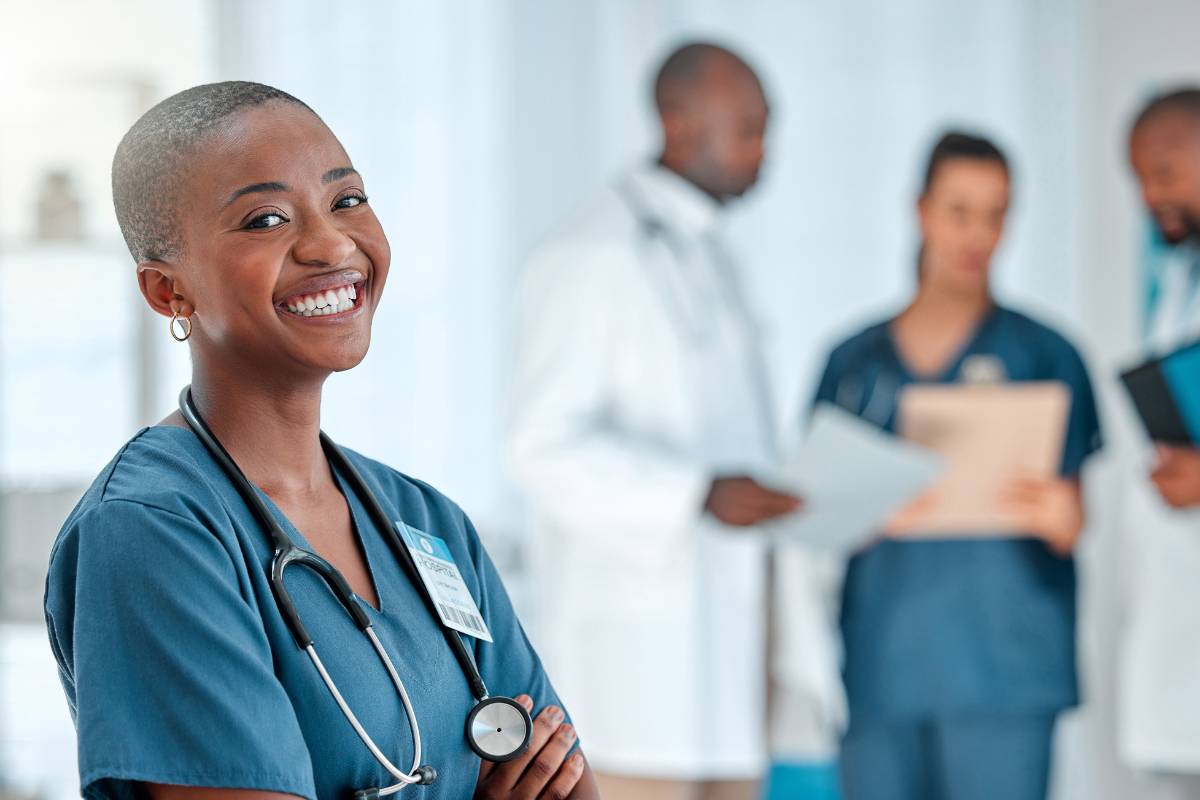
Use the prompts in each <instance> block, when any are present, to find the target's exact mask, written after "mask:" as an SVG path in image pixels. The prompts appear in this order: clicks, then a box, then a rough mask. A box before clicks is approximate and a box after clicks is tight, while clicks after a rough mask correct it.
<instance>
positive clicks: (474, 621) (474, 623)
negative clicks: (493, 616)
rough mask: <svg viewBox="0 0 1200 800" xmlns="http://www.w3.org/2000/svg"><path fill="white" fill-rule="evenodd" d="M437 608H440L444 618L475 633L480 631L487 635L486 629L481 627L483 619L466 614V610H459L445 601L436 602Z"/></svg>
mask: <svg viewBox="0 0 1200 800" xmlns="http://www.w3.org/2000/svg"><path fill="white" fill-rule="evenodd" d="M438 608H439V609H441V611H442V616H443V617H445V618H446V619H448V620H450V621H452V622H457V623H458V624H459V625H462V626H463V627H464V628H468V629H469V630H472V631H475V632H476V633H481V634H483V635H484V636H486V635H487V629H486V628H484V627H483V620H481V619H480V618H479V617H477V616H475V615H474V614H467V613H466V612H463V611H459V610H458V609H457V608H455V607H454V606H448V605H446V604H445V603H438Z"/></svg>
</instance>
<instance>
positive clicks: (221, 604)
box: [45, 82, 597, 800]
mask: <svg viewBox="0 0 1200 800" xmlns="http://www.w3.org/2000/svg"><path fill="white" fill-rule="evenodd" d="M113 197H114V203H115V205H116V211H117V218H118V220H119V222H120V224H121V229H122V233H123V234H124V236H125V239H126V242H127V244H128V245H129V248H130V251H131V253H132V254H133V257H134V259H135V261H136V262H137V265H138V266H137V274H138V278H139V282H140V286H141V290H142V294H143V295H144V297H145V299H146V301H147V303H148V304H149V305H150V307H151V308H152V309H153V310H154V311H156V312H157V313H159V314H162V315H163V316H164V317H171V330H172V334H173V335H174V336H175V338H177V339H180V340H186V341H187V343H188V346H189V350H190V353H191V357H192V366H193V370H192V393H193V396H194V398H195V403H196V406H197V408H198V410H199V411H200V412H202V414H203V417H204V418H205V419H206V420H207V422H208V424H209V426H210V427H211V428H212V430H213V432H214V433H215V434H216V437H217V438H218V439H219V440H220V442H221V443H222V444H224V446H225V448H226V449H227V450H228V451H229V453H230V455H231V456H232V458H233V460H234V461H235V462H236V464H237V466H238V467H240V469H241V471H242V472H243V473H244V474H245V476H246V477H247V479H248V480H249V481H250V482H251V483H252V484H253V485H254V486H255V487H257V488H256V489H252V490H250V491H253V492H257V494H258V496H259V497H260V499H262V500H263V501H264V502H265V504H266V505H267V509H268V513H269V514H270V515H272V516H273V517H274V519H275V521H276V522H277V523H278V524H279V525H280V526H282V528H283V529H284V530H285V531H286V532H287V534H288V535H289V536H290V537H291V538H292V539H293V540H294V541H295V542H296V543H297V544H298V545H299V546H300V547H301V548H305V549H307V550H309V551H311V552H313V553H316V554H318V555H320V556H323V557H324V558H325V559H326V560H327V561H328V562H330V563H331V564H332V565H333V566H334V567H336V568H337V570H338V571H339V572H340V573H341V574H342V575H343V576H344V577H345V580H346V582H347V583H348V584H349V586H350V588H351V589H352V590H353V592H354V596H353V597H351V598H350V601H351V603H352V604H357V606H356V608H357V610H358V611H361V612H362V613H363V614H365V616H366V618H367V619H368V620H369V621H370V623H371V625H372V626H373V630H374V632H375V633H376V634H377V636H378V638H379V640H380V641H381V642H382V646H383V648H384V649H385V650H386V651H387V652H388V653H389V654H390V657H391V659H392V660H393V662H394V663H395V665H396V669H397V671H398V673H399V675H400V676H401V677H402V679H403V681H404V682H405V683H406V684H407V687H408V692H409V694H410V695H411V700H412V704H413V707H414V708H415V713H416V717H417V719H418V721H419V727H420V730H421V733H422V740H423V741H422V745H423V747H422V750H423V755H424V758H423V760H424V762H425V763H428V764H430V765H432V766H433V767H434V768H436V769H437V771H438V777H437V780H436V781H434V782H433V783H432V784H431V785H411V786H405V787H403V795H402V796H404V797H424V798H446V800H458V799H459V798H465V797H471V796H473V795H474V796H476V797H483V798H498V797H505V798H508V797H524V798H535V797H538V798H561V797H567V796H570V797H596V796H597V795H596V790H595V785H594V782H593V779H592V777H591V772H590V769H589V768H588V767H587V765H586V763H585V762H584V759H583V756H582V754H581V753H579V752H578V750H577V749H576V735H575V731H574V729H573V727H572V726H571V724H570V723H569V721H568V720H567V719H566V717H565V714H564V712H563V710H562V707H561V703H560V702H559V699H558V698H557V696H556V695H555V692H554V689H553V687H552V686H551V685H550V681H549V679H548V678H547V677H546V674H545V672H544V670H543V669H542V666H541V662H540V661H539V659H538V657H537V655H536V653H535V652H534V650H533V648H532V647H531V646H530V644H529V641H528V640H527V639H526V637H525V634H524V632H523V631H522V629H521V625H520V623H519V622H518V620H517V618H516V616H515V614H514V612H513V609H512V606H511V604H510V603H509V600H508V597H507V595H506V594H505V591H504V587H503V586H502V585H501V582H500V579H499V576H498V575H497V573H496V570H495V567H494V566H493V565H492V562H491V560H490V559H489V558H488V556H487V553H486V552H485V551H484V549H483V547H482V545H481V544H480V541H479V538H478V536H477V535H476V533H475V530H474V528H473V527H472V525H471V522H470V521H469V520H468V519H467V517H466V516H465V515H464V514H463V512H462V511H461V510H460V509H459V508H458V507H457V506H455V505H454V504H453V503H452V502H451V501H450V500H448V499H447V498H445V497H444V496H443V495H441V494H440V493H438V492H437V491H436V490H434V489H433V488H431V487H430V486H428V485H427V484H424V483H422V482H420V481H418V480H416V479H413V478H410V477H408V476H405V475H402V474H400V473H398V472H396V471H395V470H392V469H390V468H388V467H387V466H385V465H383V464H380V463H378V462H376V461H372V460H370V459H368V458H366V457H364V456H361V455H358V454H356V453H351V452H349V451H346V452H347V455H348V459H349V462H348V465H347V466H345V467H344V468H343V467H341V466H335V464H334V463H331V462H330V461H328V460H327V459H326V455H325V452H324V451H323V450H322V447H321V444H320V442H319V438H318V433H319V430H320V424H321V393H322V387H323V385H324V383H325V380H326V378H328V377H329V375H330V374H331V373H333V372H339V371H342V370H346V369H349V368H351V367H354V366H355V365H357V364H358V363H359V362H360V361H361V360H362V359H363V357H364V356H365V355H366V352H367V348H368V345H369V342H370V337H371V323H372V319H373V317H374V314H375V311H376V308H377V306H378V303H379V300H380V298H381V296H382V292H383V287H384V283H385V281H386V278H387V275H388V268H389V262H390V251H389V247H388V242H387V238H386V237H385V236H384V234H383V231H382V229H381V227H380V225H379V222H378V220H377V219H376V217H375V215H374V213H373V211H372V210H371V206H370V205H369V204H368V201H367V196H366V194H365V190H364V182H363V179H362V177H361V176H360V175H359V173H358V171H357V170H355V169H354V167H353V166H352V164H351V161H350V159H349V157H348V156H347V155H346V153H345V151H344V150H343V149H342V146H341V144H340V143H339V142H338V140H337V139H336V138H335V137H334V135H333V134H332V133H331V132H330V130H329V129H328V128H327V127H326V126H325V124H324V123H323V122H322V121H321V120H320V119H319V118H318V117H317V115H316V114H315V113H313V111H312V110H311V109H309V108H308V106H306V105H305V104H303V103H302V102H300V101H299V100H297V99H295V98H294V97H291V96H290V95H287V94H285V93H284V92H281V91H279V90H277V89H272V88H271V87H267V86H262V85H260V84H253V83H244V82H229V83H221V84H210V85H206V86H198V87H194V88H192V89H189V90H187V91H184V92H181V93H179V94H177V95H174V96H173V97H170V98H168V99H166V100H164V101H163V102H162V103H160V104H159V105H157V106H155V107H154V108H153V109H151V110H150V111H148V112H147V113H146V114H145V115H144V116H143V117H142V118H141V119H140V120H139V121H138V122H137V123H136V124H135V125H134V127H133V128H132V129H131V130H130V131H129V133H128V134H127V135H126V136H125V138H124V139H123V140H122V142H121V145H120V147H119V148H118V150H117V154H116V158H115V159H114V163H113ZM164 335H165V332H164ZM396 368H397V369H399V370H401V371H403V370H404V367H403V366H402V365H401V366H398V367H396ZM406 377H407V379H408V380H409V382H410V383H412V384H413V385H414V386H415V387H418V388H417V389H415V390H418V391H419V386H420V380H421V378H420V376H419V375H408V376H406ZM381 400H386V398H381ZM351 468H352V469H353V470H354V471H356V472H357V473H360V474H361V475H362V476H363V478H364V482H365V486H366V489H367V490H368V491H369V493H370V494H372V495H374V496H375V498H376V499H377V500H378V502H379V503H380V505H381V506H382V507H383V509H384V512H385V513H386V514H387V515H388V516H389V517H390V518H392V519H394V520H400V521H402V522H403V523H404V524H406V525H407V526H409V527H410V528H415V529H418V530H420V531H424V532H425V533H427V534H431V535H434V536H437V537H440V538H441V539H443V540H444V541H445V543H446V548H447V550H448V551H449V553H450V554H451V555H452V556H453V559H454V561H455V562H456V563H457V567H458V570H459V571H460V572H461V574H462V579H463V583H464V584H465V586H466V589H467V591H468V592H469V593H470V595H471V598H472V599H473V601H474V603H475V604H476V605H477V606H478V609H479V611H480V615H481V616H482V618H483V620H484V622H485V623H486V625H487V627H488V628H489V629H490V631H491V636H492V638H493V641H492V642H487V641H483V640H481V639H474V638H473V639H470V640H468V641H469V644H468V645H467V646H468V648H469V652H470V655H471V656H473V659H474V662H475V663H476V665H477V667H478V670H479V672H480V673H481V674H482V677H483V678H484V680H485V681H486V683H487V684H488V686H489V687H490V688H491V690H492V691H494V692H495V693H496V694H505V695H513V696H517V701H518V702H520V703H521V704H522V705H524V706H525V707H526V709H528V710H531V711H532V712H534V714H535V717H536V719H535V722H534V726H533V734H532V741H531V743H530V746H529V748H528V749H527V750H526V751H524V753H523V754H521V755H518V756H517V757H516V758H515V759H514V760H511V761H508V762H506V763H501V764H497V763H492V762H487V763H484V764H482V765H481V762H480V759H479V758H478V757H477V756H476V755H475V752H474V751H473V750H472V749H471V748H470V747H469V746H468V743H467V739H466V736H465V735H464V725H465V721H466V719H467V714H468V712H469V711H470V710H471V708H472V706H473V704H474V702H475V698H473V696H472V693H471V691H469V688H468V685H467V682H466V680H464V671H463V670H462V669H460V667H459V665H458V664H457V663H456V661H455V657H454V656H453V655H452V652H451V650H450V648H449V647H448V646H447V645H448V642H449V641H451V640H449V639H447V638H444V637H443V631H442V629H441V628H440V627H439V624H438V620H437V619H435V618H434V617H433V615H432V614H431V613H430V609H429V608H427V607H426V605H425V598H424V596H423V595H422V593H421V592H420V591H419V587H418V586H416V585H415V584H414V582H413V581H410V580H409V579H408V577H407V576H406V574H405V573H404V572H403V571H402V570H401V567H400V564H399V562H398V561H397V559H396V558H395V557H394V554H393V552H392V551H390V550H389V547H388V544H387V543H386V542H385V538H384V535H383V531H381V530H380V529H379V528H378V527H377V526H376V525H375V524H374V521H373V519H372V517H371V516H370V515H369V514H368V513H367V509H366V508H365V507H364V497H363V496H360V493H359V492H357V491H352V490H351V487H353V485H354V483H353V481H352V479H351V477H350V476H349V475H348V474H346V470H349V469H351ZM439 552H441V551H439ZM271 562H272V544H271V539H270V538H268V535H267V532H266V530H264V525H263V524H262V521H261V520H259V519H257V518H256V517H255V516H254V514H253V513H251V510H250V508H249V507H248V505H247V502H246V500H245V499H244V498H243V497H242V496H240V495H239V494H238V492H237V491H236V490H235V488H234V485H233V483H232V482H231V481H230V479H229V477H228V476H227V475H225V474H224V473H222V471H221V469H220V468H219V467H218V465H217V463H216V461H214V459H213V456H212V455H211V454H210V452H209V451H208V450H206V449H205V447H204V445H203V444H202V443H201V441H200V440H199V439H197V437H196V435H195V434H193V432H192V431H191V430H189V429H188V427H187V426H186V425H185V424H184V420H183V418H182V417H181V415H180V414H179V413H178V412H176V413H174V414H172V415H170V416H169V417H167V418H166V419H165V420H163V421H162V422H161V423H160V424H158V425H155V426H153V427H150V428H147V429H144V430H142V431H141V432H139V433H138V434H137V435H136V436H134V438H133V439H132V440H130V441H129V443H128V444H127V445H125V447H124V448H122V449H121V451H120V452H119V453H118V454H117V455H116V457H115V458H114V459H113V460H112V462H110V463H109V465H108V466H107V467H105V469H104V470H103V471H102V472H101V473H100V475H99V476H98V477H97V479H96V481H95V482H94V483H93V484H92V486H91V488H90V489H89V490H88V491H87V493H86V494H85V495H84V497H83V499H82V500H81V501H80V503H79V505H78V506H77V507H76V509H75V510H74V511H73V512H72V514H71V516H70V517H69V518H68V520H67V521H66V524H65V525H64V526H63V529H62V531H61V533H60V535H59V537H58V540H57V541H56V543H55V545H54V549H53V552H52V555H51V562H50V571H49V577H48V579H47V584H46V599H45V609H46V620H47V624H48V627H49V634H50V642H51V645H52V647H53V650H54V654H55V656H56V658H57V660H58V666H59V673H60V677H61V680H62V684H63V687H64V689H65V691H66V695H67V701H68V703H69V705H70V709H71V713H72V716H73V718H74V720H75V724H76V728H77V731H78V739H79V770H80V778H81V789H82V792H83V794H84V795H85V796H87V797H90V798H101V797H104V798H108V797H118V798H133V797H151V798H156V800H160V799H161V798H182V799H183V800H194V799H196V798H205V799H211V798H232V799H236V800H242V799H243V798H245V800H270V799H271V798H282V797H304V798H310V800H316V799H317V798H321V799H324V798H346V797H351V796H353V792H354V791H356V790H358V789H361V788H363V787H379V786H387V785H389V784H391V783H393V777H392V776H389V775H388V774H387V773H385V771H384V770H383V769H382V767H381V766H380V764H379V762H378V761H377V760H376V758H375V757H373V755H372V753H371V752H370V751H368V749H367V748H366V747H365V746H364V743H363V742H362V741H360V739H359V738H358V736H357V735H356V732H355V731H354V730H353V729H352V727H351V725H350V724H349V722H348V719H347V717H346V716H344V715H343V713H342V712H341V710H340V709H339V707H338V705H337V703H336V702H335V699H334V697H333V696H332V694H331V692H329V691H327V688H326V685H325V684H324V683H323V681H322V678H321V676H320V675H319V674H318V671H317V670H316V669H315V668H314V664H313V663H311V662H310V661H309V658H308V657H307V655H306V653H305V651H304V650H302V649H300V648H299V647H298V646H297V640H296V639H293V636H292V634H291V633H290V632H289V629H288V627H287V625H286V624H285V622H284V618H283V617H282V615H281V613H280V610H279V605H278V604H277V602H276V597H275V596H273V593H272V588H271V584H270V581H269V575H268V570H269V568H270V565H271ZM286 588H287V590H288V591H289V592H290V593H291V595H292V598H293V600H294V601H295V604H296V606H297V607H298V610H299V614H300V616H301V617H302V619H303V623H304V625H305V626H306V627H307V629H308V631H309V632H311V634H312V635H313V638H314V639H316V640H318V641H319V642H320V643H321V649H322V653H323V655H324V658H325V662H326V665H327V667H328V671H329V673H330V674H331V675H332V677H333V678H334V680H335V682H336V684H337V686H338V687H339V688H340V690H341V693H342V694H343V695H344V696H345V699H346V701H347V702H348V704H349V706H350V707H351V708H352V709H354V711H355V712H356V713H357V714H358V716H359V719H360V721H361V723H362V725H363V727H364V728H365V729H366V730H367V731H368V732H369V733H370V734H371V736H372V737H373V738H374V739H375V741H376V742H377V743H378V744H379V746H380V748H381V750H382V752H384V753H385V754H386V755H387V757H388V758H390V759H391V760H392V761H393V762H395V763H397V764H405V763H406V762H407V761H408V760H409V759H411V758H412V757H413V755H414V751H415V750H416V742H415V736H414V734H413V733H411V732H410V728H409V725H408V720H407V719H406V715H405V710H404V707H403V706H402V704H401V701H400V698H399V697H398V696H397V691H396V688H395V687H394V686H393V682H392V680H391V679H390V678H389V675H388V673H387V671H386V669H385V668H384V666H383V665H382V662H381V661H380V659H379V658H378V657H377V656H376V654H375V653H374V652H373V651H372V646H371V644H370V643H368V641H367V639H366V638H364V636H363V633H362V632H361V631H360V630H359V628H358V627H356V625H355V623H354V621H352V619H351V618H350V616H348V615H347V613H346V611H345V610H344V609H343V608H342V607H341V606H340V605H339V603H338V601H337V600H336V599H335V598H334V596H333V595H332V594H331V593H330V591H329V590H328V587H327V586H326V585H325V584H324V583H322V582H321V581H320V580H319V579H318V578H317V577H316V576H315V574H314V573H312V572H310V571H303V570H301V571H296V572H294V573H292V572H289V573H288V577H287V582H286ZM451 635H452V636H457V635H458V634H451ZM572 751H574V752H572Z"/></svg>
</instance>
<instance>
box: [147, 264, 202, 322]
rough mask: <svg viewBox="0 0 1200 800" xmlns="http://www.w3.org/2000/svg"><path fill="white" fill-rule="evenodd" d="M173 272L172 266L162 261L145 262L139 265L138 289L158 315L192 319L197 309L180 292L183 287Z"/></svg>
mask: <svg viewBox="0 0 1200 800" xmlns="http://www.w3.org/2000/svg"><path fill="white" fill-rule="evenodd" d="M172 271H173V270H172V269H171V267H170V265H169V264H166V263H164V262H162V261H143V262H141V263H140V264H138V265H137V273H138V287H139V288H141V290H142V296H143V297H145V298H146V302H147V303H148V304H149V305H150V308H151V309H153V310H154V312H155V313H156V314H161V315H163V316H164V317H170V316H174V315H176V314H178V315H179V316H181V317H190V316H191V315H192V314H194V313H195V311H196V309H195V308H194V307H193V306H192V304H191V303H190V302H189V301H188V300H187V299H186V298H185V296H184V294H182V293H181V292H180V288H181V287H180V286H179V284H178V282H177V281H176V280H175V278H174V277H173V276H172V275H171V273H172Z"/></svg>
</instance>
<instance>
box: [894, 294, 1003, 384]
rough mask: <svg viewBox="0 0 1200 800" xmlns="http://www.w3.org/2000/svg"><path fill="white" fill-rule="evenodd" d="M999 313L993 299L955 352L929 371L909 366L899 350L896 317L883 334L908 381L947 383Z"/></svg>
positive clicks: (998, 307) (977, 344) (974, 348)
mask: <svg viewBox="0 0 1200 800" xmlns="http://www.w3.org/2000/svg"><path fill="white" fill-rule="evenodd" d="M999 314H1000V306H999V305H997V303H996V301H995V300H993V301H992V303H991V305H990V306H989V307H988V309H987V311H985V312H984V314H983V316H982V317H980V318H979V321H978V322H977V323H976V324H975V328H974V329H973V330H972V331H971V332H970V333H969V334H967V335H966V336H965V337H963V340H962V344H961V345H960V346H959V348H958V350H957V351H955V354H954V355H953V356H951V357H950V358H949V359H948V360H947V361H946V363H945V364H944V365H943V366H941V367H939V368H938V369H937V371H935V372H931V373H922V372H917V371H916V370H914V369H912V367H910V366H909V364H908V362H907V361H906V360H905V358H904V353H903V352H901V350H900V345H899V344H898V343H897V341H896V335H895V333H894V331H893V326H894V325H895V324H896V319H897V318H893V319H892V320H890V321H889V322H888V323H887V324H886V325H885V326H884V336H885V338H886V339H887V344H888V349H889V350H891V356H892V358H893V359H894V360H895V362H896V364H897V365H899V367H900V372H901V374H902V375H903V376H904V377H905V379H906V380H907V381H909V382H918V383H924V382H934V383H947V382H949V381H951V380H953V379H954V377H955V376H956V375H957V374H958V371H959V369H960V368H961V367H962V364H963V362H964V361H965V360H966V358H967V356H969V355H971V354H972V353H973V352H974V351H975V350H976V348H977V347H978V346H979V342H980V341H981V340H982V339H983V337H984V336H985V335H986V334H987V331H988V328H990V327H991V326H992V323H993V322H994V321H995V319H996V317H998V316H999Z"/></svg>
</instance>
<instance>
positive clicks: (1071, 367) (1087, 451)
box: [1058, 345, 1103, 477]
mask: <svg viewBox="0 0 1200 800" xmlns="http://www.w3.org/2000/svg"><path fill="white" fill-rule="evenodd" d="M1058 361H1059V364H1058V372H1059V375H1058V378H1059V380H1061V381H1063V382H1064V383H1066V385H1067V388H1069V389H1070V390H1071V411H1070V416H1069V417H1068V418H1067V438H1066V442H1065V444H1064V446H1063V459H1062V470H1061V474H1062V475H1063V476H1064V477H1072V476H1075V475H1078V474H1079V471H1080V470H1081V469H1082V468H1083V462H1084V461H1086V460H1087V458H1088V456H1090V455H1092V454H1093V453H1095V452H1096V451H1097V450H1099V449H1100V447H1101V445H1102V444H1103V442H1102V437H1101V433H1100V414H1099V412H1098V411H1097V410H1096V395H1095V392H1093V390H1092V382H1091V380H1090V379H1089V378H1088V373H1087V367H1086V366H1084V363H1083V359H1082V358H1080V357H1079V353H1077V352H1076V351H1075V349H1074V348H1073V347H1071V346H1070V345H1066V353H1065V354H1063V355H1062V356H1061V357H1060V358H1059V359H1058Z"/></svg>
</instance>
